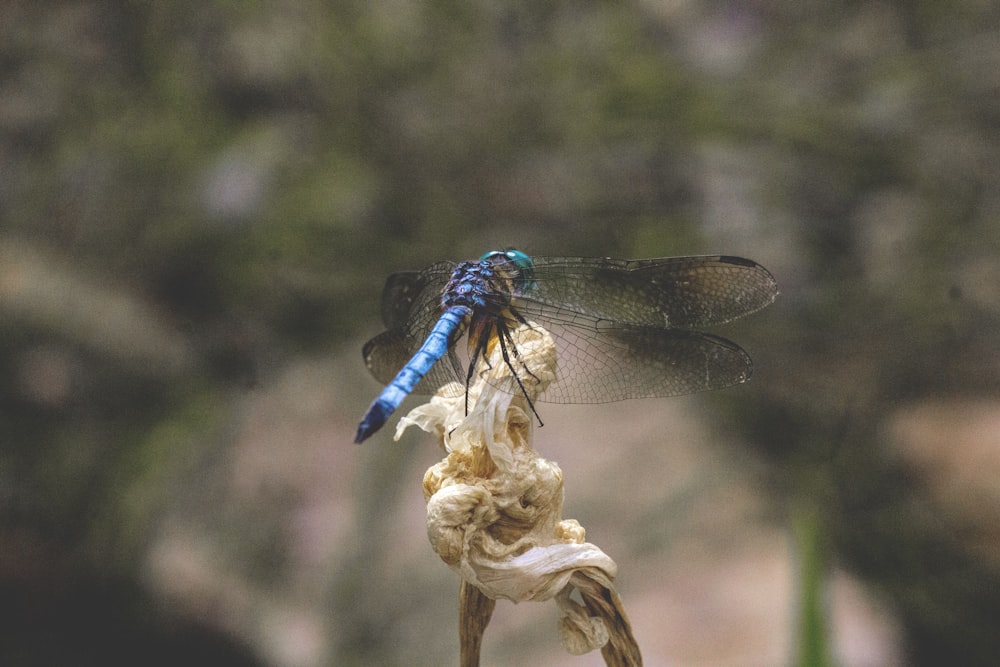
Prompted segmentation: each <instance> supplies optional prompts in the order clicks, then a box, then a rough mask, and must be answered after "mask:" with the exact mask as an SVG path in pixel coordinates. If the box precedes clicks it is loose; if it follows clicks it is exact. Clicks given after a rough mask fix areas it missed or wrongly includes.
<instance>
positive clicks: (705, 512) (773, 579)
mask: <svg viewBox="0 0 1000 667" xmlns="http://www.w3.org/2000/svg"><path fill="white" fill-rule="evenodd" d="M507 246H515V247H517V248H520V249H522V250H524V251H526V252H528V253H529V254H538V255H550V254H557V255H582V256H588V255H597V256H605V255H607V256H617V257H626V258H633V257H656V256H666V255H683V254H706V253H725V254H735V255H743V256H747V257H751V258H753V259H755V260H757V261H759V262H761V263H762V264H764V265H765V266H766V267H768V268H769V269H770V270H771V271H772V272H773V273H774V274H775V276H776V278H777V280H778V284H779V287H780V289H781V291H782V294H781V296H780V297H779V300H778V302H777V303H776V304H775V305H774V306H772V307H770V308H769V309H767V310H765V311H762V312H760V313H758V314H756V315H754V316H752V317H750V318H748V319H746V320H744V321H740V322H737V323H733V324H730V325H726V326H725V327H720V328H719V329H718V330H716V331H715V333H718V334H721V335H724V336H726V337H730V338H733V339H734V340H736V341H738V342H739V343H740V344H741V345H743V346H744V347H745V348H746V349H747V350H748V351H749V352H750V353H751V355H752V356H753V358H754V361H755V365H756V366H755V368H756V370H755V374H754V377H753V379H752V380H751V381H750V382H749V383H748V384H745V385H742V386H739V387H735V388H730V389H726V390H723V391H719V392H715V393H713V394H711V395H699V396H694V397H683V398H678V399H662V400H646V401H633V402H628V403H621V404H617V405H612V406H597V407H579V406H548V405H545V406H542V413H543V415H544V417H545V421H546V425H545V427H544V428H541V429H537V430H536V433H535V445H536V447H537V448H538V450H539V451H540V452H541V454H542V455H543V456H546V457H547V458H550V459H553V460H556V461H558V462H559V463H560V464H561V465H562V467H563V470H564V473H565V482H566V503H565V516H566V517H567V518H576V519H579V520H580V521H581V522H582V523H583V525H584V526H585V527H586V528H587V529H588V540H589V541H591V542H594V543H595V544H597V545H598V546H600V547H601V548H603V549H604V550H605V551H606V552H607V553H608V554H609V555H610V556H611V557H612V558H614V559H615V560H616V561H617V563H618V565H619V568H620V573H619V578H618V586H619V592H620V593H621V595H622V597H623V599H624V602H625V606H626V609H627V610H628V611H629V614H630V615H631V617H632V621H633V626H634V630H635V635H636V638H637V640H638V642H639V645H640V646H641V647H642V650H643V652H644V656H645V658H646V664H650V665H662V664H671V665H761V666H767V665H791V664H817V665H820V664H840V665H861V666H863V665H872V666H874V665H904V664H905V665H937V664H945V663H947V664H963V665H985V664H993V663H994V661H995V656H996V655H997V653H998V651H1000V635H998V634H997V633H996V620H997V618H1000V528H998V526H1000V483H998V481H997V480H998V479H1000V477H998V476H1000V404H998V402H997V398H998V396H1000V335H998V334H1000V6H998V5H997V4H996V3H991V2H984V1H980V0H955V1H954V2H948V3H941V2H932V1H929V0H928V1H917V2H913V1H910V2H899V1H897V2H844V1H835V2H814V1H810V0H805V1H803V0H795V1H794V2H793V1H781V0H776V1H771V2H767V1H757V2H735V1H729V2H725V1H719V2H709V1H697V0H673V1H663V2H656V1H651V0H645V1H642V0H640V1H637V2H626V3H611V2H593V1H586V0H584V1H575V2H551V1H548V0H531V1H520V0H513V1H510V2H500V1H498V0H492V1H491V0H473V1H471V2H457V1H453V0H436V1H433V2H399V1H397V0H374V1H365V2H361V1H335V2H320V1H319V0H305V1H303V2H297V3H284V2H267V1H261V2H247V3H240V2H222V1H215V2H191V1H187V0H181V1H178V2H172V3H152V2H139V1H134V2H98V1H87V0H79V1H75V2H69V1H63V2H48V3H35V2H24V1H19V0H7V1H5V2H3V3H2V4H0V341H2V345H0V369H2V373H3V378H4V379H3V382H2V383H0V663H2V664H4V665H70V664H72V665H110V664H125V663H128V664H148V665H173V664H215V665H268V666H275V667H298V666H303V667H310V666H319V665H393V664H400V665H402V664H407V665H414V664H426V665H436V664H457V655H458V638H457V620H456V612H457V592H458V578H457V576H456V575H455V574H454V573H453V572H451V571H450V570H449V569H448V568H447V567H446V566H445V565H444V564H443V563H442V562H440V561H439V560H438V559H437V557H436V556H435V555H434V554H433V552H432V551H431V549H430V547H429V545H428V544H427V541H426V536H425V532H424V531H425V529H424V502H423V498H422V494H421V480H422V476H423V472H424V470H425V469H426V468H427V467H429V466H430V465H432V464H433V463H435V462H436V461H437V460H439V459H440V457H441V452H440V450H439V449H438V448H437V445H436V444H435V442H434V441H433V439H432V438H431V437H430V436H427V435H426V434H422V433H416V432H409V433H407V434H406V435H405V436H404V437H403V438H402V440H401V441H400V442H392V440H391V437H390V436H391V433H392V425H393V424H394V422H395V420H393V421H392V422H391V423H390V426H389V427H387V428H386V429H384V430H383V431H382V432H380V433H379V434H378V435H377V436H376V437H374V438H372V439H371V440H370V441H368V442H367V443H365V445H364V446H361V447H358V446H355V445H354V444H352V442H351V440H352V437H353V434H354V429H355V427H356V424H357V421H358V420H359V419H360V417H361V415H362V413H363V412H364V410H365V408H366V407H367V406H368V404H369V402H370V401H371V400H372V399H373V398H374V396H375V395H376V394H377V392H378V391H379V389H380V387H379V385H378V384H377V383H376V382H375V381H374V380H373V379H372V378H370V377H369V376H368V375H367V373H366V370H365V368H364V365H363V362H362V359H361V353H360V348H361V345H362V343H363V342H364V341H365V340H366V339H367V338H369V337H371V336H373V335H375V334H376V333H378V332H379V331H380V330H381V326H380V325H381V323H380V318H379V305H378V304H379V296H380V292H381V288H382V285H383V283H384V281H385V279H386V277H387V276H388V275H389V274H390V273H391V272H393V271H398V270H405V269H417V268H421V267H422V266H424V265H426V264H430V263H432V262H434V261H438V260H441V259H451V260H464V259H469V258H475V257H478V256H479V255H481V254H482V253H483V252H485V251H486V250H490V249H493V248H498V247H507ZM417 404H418V401H417V400H415V399H410V400H409V401H408V402H407V403H406V404H405V405H404V409H406V408H409V407H413V406H415V405H417ZM557 619H558V613H557V611H556V608H555V606H554V605H553V604H551V603H549V604H521V605H516V606H515V605H512V604H509V603H505V602H501V603H500V604H498V607H497V611H496V614H495V616H494V620H493V623H492V624H491V626H490V628H489V629H488V631H487V634H486V642H485V647H484V663H485V664H496V665H503V664H549V665H599V664H603V662H602V661H601V659H600V655H599V654H596V653H595V654H591V655H587V656H583V657H572V656H569V655H567V654H565V653H564V652H563V651H562V649H561V648H560V646H559V642H558V638H557V634H556V625H557Z"/></svg>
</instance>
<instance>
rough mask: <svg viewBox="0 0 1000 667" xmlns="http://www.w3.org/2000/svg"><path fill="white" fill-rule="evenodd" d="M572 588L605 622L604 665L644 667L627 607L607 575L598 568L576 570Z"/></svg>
mask: <svg viewBox="0 0 1000 667" xmlns="http://www.w3.org/2000/svg"><path fill="white" fill-rule="evenodd" d="M570 585H571V586H575V587H576V589H577V590H578V591H579V592H580V596H581V597H582V598H583V604H584V606H585V607H586V608H587V611H588V612H590V615H591V616H596V617H597V618H600V619H602V620H603V621H604V624H605V626H606V627H607V628H608V643H607V644H605V645H604V646H602V647H601V655H603V656H604V663H605V664H606V665H608V667H635V666H638V665H642V654H641V653H640V652H639V644H638V643H636V641H635V637H633V636H632V625H631V623H629V620H628V616H627V615H626V614H625V606H624V604H623V603H622V600H621V597H619V595H618V592H617V591H616V590H615V589H614V586H612V584H611V580H610V579H608V577H607V575H606V574H604V572H602V571H601V570H600V569H598V568H586V569H582V570H577V571H576V572H574V573H573V576H572V577H571V578H570Z"/></svg>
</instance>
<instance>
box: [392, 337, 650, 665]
mask: <svg viewBox="0 0 1000 667" xmlns="http://www.w3.org/2000/svg"><path fill="white" fill-rule="evenodd" d="M513 336H514V340H515V343H516V348H517V357H515V358H514V359H513V360H512V361H513V363H514V365H515V368H517V367H519V366H520V365H521V364H524V365H525V366H527V367H529V368H531V369H532V376H533V377H531V378H530V381H523V378H522V381H523V385H524V389H525V390H526V391H527V392H529V395H530V397H531V399H532V400H534V398H535V397H536V396H537V395H538V394H539V393H540V392H541V391H543V390H544V389H545V387H546V386H548V384H549V383H550V382H551V381H552V380H553V379H554V378H555V372H556V357H555V345H554V343H553V341H552V338H551V336H550V335H549V334H548V332H546V331H545V330H544V329H542V328H541V327H538V326H535V325H528V326H521V327H519V328H518V329H517V330H515V331H514V332H513ZM489 365H490V367H491V368H490V369H489V370H488V371H487V372H486V373H485V374H484V375H483V377H481V378H480V379H479V380H478V381H477V382H476V383H475V385H474V386H472V387H470V389H469V397H468V400H469V404H470V405H474V407H473V409H472V410H471V411H470V412H469V414H468V416H466V415H465V405H466V397H465V393H464V391H461V390H460V388H459V387H456V386H454V385H451V386H448V387H444V388H442V390H441V391H439V392H438V395H437V396H435V397H434V398H432V399H431V401H430V403H428V404H426V405H422V406H420V407H418V408H416V409H414V410H413V411H411V412H410V413H409V414H408V415H407V416H406V417H404V418H403V419H402V420H401V422H400V424H399V426H398V427H397V430H396V438H397V439H398V438H399V436H400V435H401V434H402V432H403V431H404V430H405V429H406V428H408V427H409V426H419V427H420V428H422V429H423V430H425V431H428V432H430V433H434V434H436V435H438V437H440V438H441V443H442V446H443V447H444V448H445V449H446V450H447V451H448V452H449V454H448V456H447V457H446V458H445V459H444V460H443V461H441V462H440V463H438V464H437V465H435V466H433V467H431V468H430V469H429V470H428V471H427V473H426V475H425V476H424V497H425V498H426V499H427V535H428V538H429V539H430V542H431V546H432V547H433V548H434V550H435V551H436V552H437V554H438V555H439V556H440V557H441V559H442V560H443V561H444V562H445V563H447V564H448V565H449V566H450V567H452V568H453V569H454V570H455V571H456V572H458V573H459V575H460V576H461V578H462V614H463V619H462V625H461V628H462V651H463V658H462V664H463V665H476V664H478V661H479V646H480V645H481V639H482V637H481V635H482V632H483V631H484V630H485V627H486V624H487V623H488V622H489V617H490V615H491V614H492V611H493V603H492V601H494V600H497V599H500V598H503V599H507V600H513V601H514V602H523V601H527V600H532V601H542V600H549V599H553V598H554V599H555V600H556V602H557V603H558V605H559V606H560V608H561V609H562V611H563V613H564V616H563V618H562V621H561V624H560V639H561V641H562V644H563V646H564V647H565V648H566V650H568V651H569V652H570V653H573V654H581V653H586V652H588V651H591V650H593V649H595V648H601V649H602V652H603V653H604V656H605V660H606V662H607V663H608V664H614V665H637V664H641V657H640V655H639V649H638V646H637V645H636V643H635V640H634V639H633V637H632V633H631V628H630V626H629V623H628V618H627V617H626V615H625V611H624V609H623V607H622V605H621V600H620V598H619V597H618V594H617V593H616V592H615V590H614V588H613V586H612V583H611V582H612V580H613V579H614V577H615V574H616V573H617V570H618V568H617V565H615V562H614V561H613V560H611V558H610V557H609V556H608V555H607V554H605V553H604V552H603V551H601V549H599V548H598V547H597V546H595V545H593V544H590V543H589V542H586V541H585V540H586V531H585V530H584V529H583V527H582V526H581V525H580V524H579V523H578V522H577V521H575V520H572V519H566V520H564V519H562V504H563V478H562V471H561V470H560V469H559V466H558V465H556V464H555V463H553V462H551V461H547V460H545V459H543V458H542V457H540V456H539V455H538V453H537V452H536V451H535V450H534V448H533V447H532V446H531V435H532V430H533V423H532V418H533V417H532V411H531V407H530V405H529V404H528V398H527V397H526V396H525V395H524V393H522V392H521V390H520V388H519V387H518V386H517V385H516V383H515V381H514V379H513V377H512V375H511V372H510V369H509V368H508V367H507V365H506V364H505V363H504V362H503V359H502V357H501V354H500V352H499V350H493V352H492V354H491V358H490V360H489ZM522 375H523V374H522ZM574 589H575V590H578V591H579V592H580V598H581V599H582V600H583V602H582V603H580V602H576V601H574V600H573V599H572V598H571V594H572V593H573V591H574ZM469 615H472V616H473V617H472V618H470V617H469Z"/></svg>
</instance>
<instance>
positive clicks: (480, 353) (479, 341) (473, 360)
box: [465, 335, 493, 416]
mask: <svg viewBox="0 0 1000 667" xmlns="http://www.w3.org/2000/svg"><path fill="white" fill-rule="evenodd" d="M489 340H490V337H489V336H488V335H476V337H475V341H476V346H475V349H473V350H472V354H470V355H469V357H470V359H469V371H468V372H467V373H466V374H465V415H466V416H469V387H470V386H471V385H472V375H473V373H475V371H476V366H478V365H479V360H480V359H482V360H483V363H484V364H486V367H487V368H490V369H492V368H493V367H492V366H490V360H489V355H488V354H487V353H486V348H487V346H488V345H489Z"/></svg>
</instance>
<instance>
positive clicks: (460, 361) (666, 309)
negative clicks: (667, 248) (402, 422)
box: [354, 249, 778, 443]
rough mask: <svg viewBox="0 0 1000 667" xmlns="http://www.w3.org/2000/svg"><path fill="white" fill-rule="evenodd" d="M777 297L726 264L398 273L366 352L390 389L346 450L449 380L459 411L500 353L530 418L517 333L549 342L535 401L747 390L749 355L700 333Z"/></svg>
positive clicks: (660, 262)
mask: <svg viewBox="0 0 1000 667" xmlns="http://www.w3.org/2000/svg"><path fill="white" fill-rule="evenodd" d="M777 295H778V288H777V284H776V282H775V280H774V277H773V276H772V275H771V273H770V272H769V271H768V270H767V269H765V268H764V267H762V266H761V265H760V264H758V263H757V262H754V261H753V260H749V259H744V258H742V257H734V256H727V255H712V256H691V257H663V258H658V259H639V260H618V259H611V258H606V257H605V258H585V257H531V256H529V255H527V254H525V253H524V252H521V251H520V250H515V249H508V250H493V251H490V252H487V253H485V254H484V255H482V257H480V258H479V260H477V261H467V262H462V263H459V264H455V263H453V262H438V263H436V264H433V265H431V266H429V267H427V268H425V269H423V270H421V271H404V272H401V273H395V274H393V275H391V276H390V277H389V279H388V280H387V281H386V284H385V288H384V290H383V294H382V320H383V322H384V324H385V326H386V330H385V331H384V332H383V333H381V334H379V335H378V336H375V337H374V338H372V339H371V340H370V341H368V342H367V343H366V344H365V346H364V348H363V350H362V353H363V356H364V360H365V364H366V365H367V367H368V370H369V371H370V372H371V374H372V375H373V376H374V377H375V378H376V379H377V380H379V382H380V383H382V384H384V385H385V388H384V389H383V390H382V393H381V394H379V396H378V397H377V398H376V399H375V401H374V402H373V403H372V404H371V407H369V408H368V411H367V412H366V413H365V415H364V417H363V418H362V420H361V423H360V424H359V425H358V430H357V434H356V436H355V438H354V441H355V442H357V443H361V442H363V441H364V440H366V439H367V438H369V437H370V436H371V435H372V434H373V433H375V432H376V431H378V430H379V429H380V428H381V427H382V426H383V425H384V424H385V422H386V421H387V420H388V419H389V417H390V416H391V415H392V413H393V412H394V411H395V410H396V409H397V408H398V407H399V406H400V404H401V403H402V402H403V400H404V399H405V398H406V397H407V396H408V395H409V394H411V393H419V394H429V393H434V392H435V391H436V390H438V389H439V388H440V387H442V386H444V385H447V384H448V383H451V382H458V383H460V385H459V386H464V387H465V392H466V413H468V390H469V387H470V383H471V382H472V381H473V379H474V378H477V377H479V375H480V374H482V373H484V371H485V370H486V369H488V368H489V367H490V364H489V354H490V352H491V351H493V350H495V349H496V348H497V346H499V349H500V353H501V354H500V357H499V358H502V360H503V363H504V364H505V365H506V366H507V367H508V369H509V370H510V374H511V375H512V376H513V378H514V380H515V382H516V384H512V385H509V386H510V387H512V388H513V389H512V390H513V391H522V392H524V393H525V396H526V397H527V398H528V403H529V405H530V407H531V409H532V411H533V412H534V413H535V417H536V418H538V412H537V410H535V406H534V402H533V401H532V398H531V396H529V395H528V392H527V391H526V383H532V382H537V377H536V376H535V374H533V373H532V369H531V368H530V367H528V365H527V363H526V362H525V361H524V360H523V359H521V355H519V353H518V350H517V342H516V338H515V336H514V333H513V332H514V331H515V330H516V329H517V327H519V326H531V327H542V328H544V329H545V330H546V331H548V332H549V334H550V335H551V336H552V338H553V340H554V341H555V343H556V355H557V359H558V362H557V374H556V379H555V381H553V382H551V383H550V384H549V385H548V386H547V387H546V388H545V389H544V390H543V391H542V392H541V393H540V394H537V395H536V396H535V400H537V401H539V402H543V403H546V402H548V403H609V402H614V401H620V400H626V399H632V398H649V397H663V396H678V395H682V394H691V393H695V392H699V391H705V390H710V389H719V388H722V387H728V386H731V385H735V384H739V383H742V382H745V381H746V380H748V379H749V378H750V375H751V372H752V370H753V364H752V362H751V359H750V356H749V355H748V354H747V353H746V352H745V351H744V350H743V349H742V348H741V347H740V346H739V345H737V344H736V343H733V342H732V341H729V340H727V339H725V338H722V337H720V336H716V335H714V334H711V333H705V332H702V331H698V330H697V329H700V328H702V327H705V326H709V325H714V324H722V323H724V322H728V321H730V320H733V319H736V318H739V317H743V316H745V315H749V314H750V313H753V312H756V311H758V310H760V309H761V308H764V307H765V306H767V305H769V304H770V303H772V302H773V301H774V300H775V298H776V297H777ZM463 338H465V339H466V346H465V354H464V356H463V355H462V354H460V352H461V349H462V346H461V345H459V343H460V341H461V340H462V339H463ZM497 358H498V357H494V359H497ZM494 363H495V362H494ZM508 390H510V389H508ZM538 422H539V424H540V425H541V423H542V421H541V419H540V418H538Z"/></svg>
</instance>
